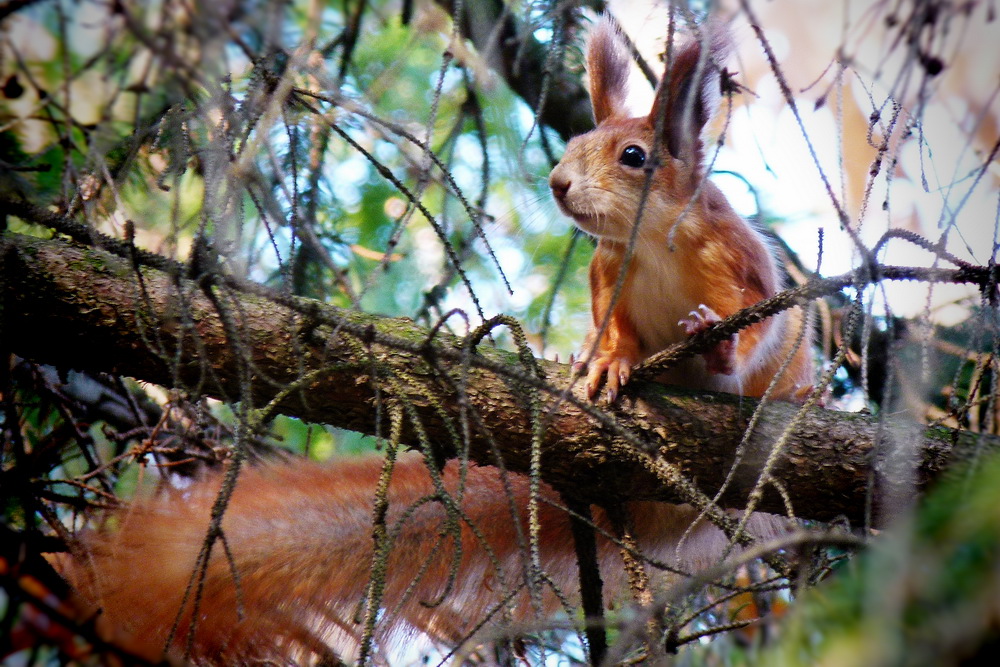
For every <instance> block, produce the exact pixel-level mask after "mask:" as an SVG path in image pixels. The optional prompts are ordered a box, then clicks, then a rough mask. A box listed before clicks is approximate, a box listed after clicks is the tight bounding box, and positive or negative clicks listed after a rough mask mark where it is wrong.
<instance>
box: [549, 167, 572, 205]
mask: <svg viewBox="0 0 1000 667" xmlns="http://www.w3.org/2000/svg"><path fill="white" fill-rule="evenodd" d="M572 184H573V183H572V181H570V180H569V178H567V177H566V176H565V175H563V174H562V173H561V172H559V171H558V170H556V171H553V172H552V174H551V175H550V176H549V187H550V188H551V189H552V195H553V196H554V197H555V198H556V199H558V200H559V201H563V200H564V199H566V194H567V193H568V192H569V187H570V185H572Z"/></svg>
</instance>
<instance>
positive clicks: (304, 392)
mask: <svg viewBox="0 0 1000 667" xmlns="http://www.w3.org/2000/svg"><path fill="white" fill-rule="evenodd" d="M0 253H2V254H0V263H2V266H0V280H2V300H3V302H2V305H3V334H4V341H3V345H4V346H5V347H6V350H5V351H11V352H14V353H16V354H19V355H21V356H24V357H27V358H31V359H33V360H35V361H39V362H43V363H48V364H53V365H56V366H63V367H70V368H80V369H83V370H93V371H106V372H110V373H117V374H122V375H127V376H131V377H134V378H136V379H139V380H142V381H145V382H153V383H156V384H161V385H164V386H168V387H181V388H184V389H186V390H187V391H190V392H192V393H201V394H205V395H211V396H216V397H220V398H224V399H228V400H233V399H234V398H235V397H237V396H238V395H239V389H238V386H237V380H236V375H237V374H236V373H235V372H234V368H235V367H236V363H235V354H236V350H234V346H233V345H232V344H230V342H229V341H228V340H227V337H226V334H225V331H224V327H223V323H222V321H221V320H220V317H219V315H218V313H217V312H216V305H215V304H217V303H220V302H221V303H225V304H227V305H228V310H229V312H230V314H231V316H232V317H234V318H235V319H236V323H237V325H238V327H239V331H240V336H241V340H240V343H239V345H238V346H237V347H238V348H240V349H242V351H243V354H245V355H246V358H247V359H248V360H249V362H250V364H251V369H252V373H253V378H252V393H253V398H252V403H253V406H254V407H258V408H259V407H262V406H264V405H265V404H267V403H268V402H270V401H274V405H273V408H274V409H275V410H277V411H280V412H282V413H285V414H289V415H293V416H296V417H299V418H301V419H304V420H306V421H312V422H323V423H329V424H334V425H336V426H340V427H343V428H349V429H353V430H357V431H360V432H363V433H373V431H374V429H375V417H374V412H375V411H374V410H373V405H374V399H375V392H374V386H375V383H374V382H373V380H372V378H373V376H374V377H377V378H379V380H378V382H379V386H380V387H383V388H384V387H388V386H389V385H388V384H387V382H388V380H387V378H391V379H392V382H393V383H394V384H393V385H392V386H393V391H396V392H401V393H399V394H397V396H396V399H393V398H391V392H387V391H385V390H384V389H383V397H390V398H389V399H388V400H404V401H406V402H408V403H409V404H410V405H412V406H413V409H414V410H415V411H416V414H418V415H419V417H420V419H421V422H422V425H423V427H424V428H425V429H426V432H427V435H428V437H429V439H430V440H431V441H432V442H435V443H449V442H452V437H451V436H452V435H453V434H454V433H455V430H454V427H455V424H457V423H459V420H460V414H461V410H462V408H463V404H464V405H467V406H468V408H470V409H471V410H472V411H474V412H475V414H476V415H477V416H478V417H479V419H478V420H472V421H473V426H475V423H476V422H477V421H478V423H480V425H481V427H480V428H472V432H471V435H470V446H471V456H472V457H473V458H474V459H475V460H477V461H479V462H481V463H485V464H490V463H494V462H495V458H494V454H493V450H492V449H491V447H492V446H493V445H494V444H495V446H496V447H498V448H499V449H500V451H501V452H502V454H503V456H504V461H505V463H506V465H507V466H508V467H509V468H510V469H512V470H516V471H522V472H523V471H525V470H527V469H528V464H529V450H530V443H531V438H532V426H531V420H530V406H529V405H528V401H529V399H528V397H529V396H530V394H531V392H529V391H526V390H525V389H526V383H529V382H530V378H531V374H530V373H528V372H525V371H523V370H518V369H519V368H521V367H522V362H524V361H525V360H521V359H518V357H517V356H515V355H513V354H511V353H508V352H504V351H499V350H495V349H491V348H488V347H487V346H485V345H481V346H479V348H478V349H477V350H476V351H475V353H474V354H472V355H471V356H469V355H467V354H466V353H465V352H464V351H463V347H462V344H461V341H460V340H459V339H457V338H454V337H451V336H448V335H445V334H441V333H437V334H436V335H434V336H433V338H430V333H429V332H428V330H426V329H424V328H421V327H418V326H416V325H415V324H413V323H412V322H411V321H409V320H404V319H391V318H385V317H378V316H373V315H367V314H364V313H357V312H349V311H342V310H338V309H335V308H331V307H326V306H322V305H320V304H317V303H316V302H310V301H304V300H294V299H291V298H289V297H280V298H273V299H272V298H267V297H265V296H262V295H261V294H249V293H244V292H240V291H238V290H235V289H232V288H226V289H222V288H218V287H215V288H208V287H206V281H205V280H202V281H201V283H196V282H194V281H191V280H188V279H185V278H182V277H180V276H178V275H176V274H173V275H171V273H165V272H163V271H162V270H159V269H154V268H149V267H145V266H143V267H141V268H140V269H139V270H138V273H137V271H136V268H135V267H134V266H133V264H132V263H131V262H130V261H128V260H126V259H124V258H122V257H119V256H116V255H113V254H110V253H108V252H105V251H103V250H97V249H94V248H90V247H85V246H80V245H74V244H69V243H66V242H63V241H58V240H49V241H46V240H40V239H36V238H31V237H25V236H20V235H16V234H11V233H5V235H4V237H3V245H2V248H0ZM139 275H141V277H142V278H141V280H140V279H139V278H138V276H139ZM208 289H213V290H214V293H215V297H214V299H210V298H208V296H206V291H207V290H208ZM335 329H337V330H335ZM429 341H430V342H429ZM463 359H465V360H466V361H467V363H468V365H467V370H466V372H465V373H464V374H463V367H462V361H463ZM529 361H530V360H529ZM537 363H538V364H539V366H540V368H541V372H542V373H543V374H544V376H545V378H546V380H547V382H548V384H550V385H551V387H550V388H549V391H542V392H541V394H540V395H541V397H542V399H541V400H542V401H543V403H544V406H543V408H544V410H545V411H546V414H548V420H547V422H546V428H545V433H544V436H543V442H542V447H543V465H542V469H543V471H544V472H543V474H544V477H545V478H546V480H547V481H549V482H550V483H551V484H553V486H555V487H556V488H559V489H562V490H570V491H571V492H572V493H574V494H575V495H576V496H578V497H580V498H581V499H582V500H587V501H591V502H607V501H609V500H611V499H614V500H616V501H618V500H630V499H644V498H660V499H664V500H677V499H678V496H677V495H676V492H675V491H674V490H671V489H666V488H664V486H663V484H662V483H660V482H659V481H658V479H657V477H656V475H654V474H653V473H651V472H650V471H649V470H647V469H646V467H644V466H643V465H641V464H640V463H638V462H637V457H636V456H635V455H634V444H633V445H627V446H626V444H625V442H624V441H623V439H622V438H621V437H619V436H615V435H613V434H612V431H611V430H610V429H609V428H608V424H610V423H611V420H610V419H609V420H606V421H605V422H603V423H602V422H600V421H598V420H596V419H595V418H594V416H593V415H591V414H588V411H586V410H584V409H582V408H581V406H583V405H585V404H583V403H577V404H574V403H573V402H571V401H568V400H564V399H563V398H561V394H560V389H559V388H562V387H566V386H567V385H568V384H569V373H568V370H569V369H568V367H567V366H565V365H561V364H556V363H552V362H546V361H541V360H537ZM463 376H464V378H465V385H464V386H465V388H466V391H465V396H464V398H463V397H462V396H461V395H460V394H459V393H458V392H457V391H456V390H455V388H456V387H457V386H459V385H460V383H461V381H462V378H463ZM303 378H305V379H304V380H303ZM296 383H297V384H296ZM421 383H433V384H434V385H435V389H436V391H435V394H437V395H440V396H441V398H440V399H438V400H432V399H431V398H429V397H428V395H427V394H426V392H421V391H420V386H421ZM544 386H545V385H544V383H542V382H541V381H539V380H534V381H533V387H534V388H536V389H537V388H539V387H544ZM276 397H277V398H276ZM754 407H755V403H754V401H751V400H748V399H740V398H738V397H733V396H727V395H722V394H693V393H690V392H680V391H678V390H674V389H669V388H664V387H662V386H660V385H656V384H653V383H633V384H631V385H630V386H629V391H628V392H626V400H625V401H623V402H622V404H621V405H617V406H614V407H612V408H610V409H609V412H610V413H611V414H612V416H613V418H614V420H615V421H617V423H618V424H620V426H621V428H623V429H626V430H627V431H629V432H630V433H632V434H634V436H635V438H634V441H638V442H639V443H641V445H642V446H643V447H644V449H645V451H646V452H651V453H655V454H656V455H657V456H659V457H662V458H661V460H663V461H666V462H667V463H668V464H672V465H676V466H677V467H678V468H679V469H680V471H681V472H682V473H683V474H684V475H685V476H686V477H688V478H689V479H694V480H697V482H698V485H699V487H700V488H701V489H702V490H703V491H704V492H706V493H708V494H709V495H712V494H713V493H714V491H715V489H716V488H717V487H718V486H719V484H720V483H721V480H722V479H724V478H725V476H726V473H727V471H728V470H729V467H730V464H731V462H732V461H733V457H734V452H735V449H736V446H737V444H738V443H739V441H740V439H741V437H742V435H743V432H744V429H745V428H746V425H747V422H748V419H749V417H750V414H751V413H752V411H753V408H754ZM796 410H797V407H796V406H794V405H788V404H773V405H771V406H768V407H766V408H765V414H764V416H763V418H762V419H761V420H760V424H761V425H760V426H758V428H757V429H756V431H755V433H754V436H753V437H752V438H751V440H750V445H749V449H748V450H747V452H746V453H745V454H744V458H743V462H742V464H741V465H740V468H739V471H738V473H737V474H736V475H735V478H734V480H733V482H732V483H731V485H730V487H729V489H728V490H727V492H726V493H725V494H724V496H723V498H722V503H723V505H725V506H730V507H738V506H740V505H741V504H743V503H745V502H746V498H747V497H748V496H749V494H750V491H751V489H752V488H753V487H754V484H755V483H756V480H757V472H758V471H759V469H760V466H761V464H762V462H763V461H764V460H765V459H766V458H767V455H768V451H769V449H770V447H771V446H772V445H773V443H774V442H775V440H776V439H777V437H778V436H779V434H780V433H781V431H782V429H783V426H784V425H785V424H787V423H788V422H789V420H790V419H791V418H792V416H793V415H794V414H795V411H796ZM486 428H488V429H489V433H486V432H485V429H486ZM409 441H410V442H411V443H413V442H415V437H414V434H413V433H411V434H410V436H409ZM893 441H895V442H899V443H901V445H902V446H903V447H904V448H907V449H906V451H909V452H912V454H913V456H914V457H915V459H913V460H914V461H915V465H916V468H915V471H914V472H915V478H916V484H917V486H918V488H923V487H924V486H925V485H926V484H927V483H928V482H929V481H931V480H933V479H934V478H936V477H937V476H939V475H940V474H941V473H942V472H943V471H944V469H945V468H946V466H947V465H949V464H950V463H951V462H953V461H955V460H956V459H965V458H970V457H972V456H975V455H978V454H979V453H980V452H984V451H987V450H996V449H998V439H997V438H993V437H987V436H979V435H977V434H973V433H968V432H963V431H953V430H950V429H944V428H936V429H923V428H921V427H916V426H913V425H911V424H903V425H900V426H898V427H897V426H895V425H892V424H886V423H881V424H880V423H879V422H878V421H877V420H875V419H873V418H872V417H870V416H866V415H860V414H845V413H837V412H832V411H827V410H812V411H810V412H809V414H808V415H807V416H806V417H805V419H804V420H802V422H801V425H800V427H799V428H798V429H797V430H796V432H795V433H794V434H793V435H792V437H791V439H790V440H789V441H788V444H787V446H786V449H785V454H784V455H783V456H782V458H781V461H780V463H779V464H778V466H777V468H776V469H775V470H774V472H773V476H774V478H775V479H777V480H780V483H781V485H782V487H783V488H784V490H785V491H786V494H787V497H789V498H790V499H791V501H792V503H793V509H794V511H795V513H796V515H797V516H799V517H803V518H810V519H817V520H831V519H834V518H836V517H839V516H845V517H847V518H849V519H850V520H852V521H861V520H862V518H863V516H864V511H865V506H866V497H867V494H868V490H869V478H870V476H871V473H872V466H871V461H872V459H873V458H874V459H876V466H875V469H874V477H875V478H876V479H878V480H879V482H878V483H876V484H875V485H874V488H873V490H874V492H875V493H876V498H875V507H876V508H878V506H879V505H878V502H879V498H878V494H879V493H884V492H886V490H888V492H890V493H896V492H898V490H899V489H896V488H893V485H892V484H887V483H886V482H891V481H894V480H897V479H899V480H904V481H905V480H908V479H909V478H910V475H909V474H906V471H905V470H904V471H903V474H900V473H899V470H898V469H893V470H890V469H888V468H887V465H886V464H884V463H882V462H881V461H880V459H879V456H878V455H877V454H876V452H881V451H884V450H886V445H888V444H890V443H892V442H893ZM877 443H879V446H877ZM889 449H893V448H891V447H890V448H889ZM894 451H896V452H897V455H896V456H895V457H888V458H887V459H886V460H892V461H896V460H898V452H899V449H898V448H897V449H894ZM438 453H439V454H441V455H443V456H451V455H454V452H452V451H447V449H443V451H440V452H438ZM904 467H905V463H904ZM902 488H904V489H905V488H906V487H905V486H904V487H902ZM760 509H765V510H771V511H778V512H780V511H782V510H783V509H784V504H783V501H782V500H781V499H780V497H779V496H778V494H777V493H776V492H771V491H768V492H767V493H765V495H764V498H763V501H762V503H761V505H760Z"/></svg>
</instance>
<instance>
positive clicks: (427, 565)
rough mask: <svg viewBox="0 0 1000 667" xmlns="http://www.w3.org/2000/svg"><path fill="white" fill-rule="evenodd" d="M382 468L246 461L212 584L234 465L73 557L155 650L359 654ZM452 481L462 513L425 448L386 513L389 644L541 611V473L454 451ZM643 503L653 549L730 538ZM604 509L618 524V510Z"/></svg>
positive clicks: (688, 552) (565, 527)
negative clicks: (442, 498) (216, 510)
mask: <svg viewBox="0 0 1000 667" xmlns="http://www.w3.org/2000/svg"><path fill="white" fill-rule="evenodd" d="M381 468H382V461H381V459H377V458H374V457H369V458H360V459H356V460H344V461H340V462H337V463H334V464H318V463H311V462H307V461H298V462H291V463H288V462H283V463H280V464H277V463H276V464H269V465H261V466H258V467H254V468H251V469H248V470H246V471H244V472H243V474H242V475H241V476H240V478H239V482H238V484H237V485H236V488H235V491H234V493H233V495H232V498H231V501H230V502H229V504H228V507H227V509H226V512H225V515H224V519H223V521H222V530H223V536H224V541H217V542H216V544H215V546H214V548H213V549H212V552H211V558H210V561H209V563H208V566H207V569H206V570H205V573H204V578H203V580H202V582H201V583H200V584H199V578H198V576H197V571H196V567H195V564H196V562H197V559H198V555H199V552H200V551H201V550H202V546H203V544H204V543H205V537H206V534H207V530H208V526H209V521H210V513H211V508H212V505H213V503H214V502H215V499H216V496H217V494H218V491H219V488H220V485H221V479H222V478H221V476H219V475H214V476H211V477H209V478H207V479H204V480H201V481H199V482H197V483H195V484H193V485H191V486H190V487H189V488H186V489H182V490H172V491H170V492H167V493H163V494H160V495H158V496H157V497H155V498H153V499H148V500H143V501H137V502H135V503H133V504H132V505H130V506H129V507H128V508H127V509H124V510H121V511H120V512H119V513H118V514H117V515H115V516H114V517H113V519H112V521H111V522H109V523H111V524H116V525H113V526H111V527H109V528H108V529H106V530H102V531H95V532H93V533H90V534H88V535H86V536H84V537H83V538H82V540H81V548H80V550H79V552H78V554H77V557H76V558H75V559H74V560H73V561H72V562H70V563H69V564H64V565H63V569H64V571H65V574H66V576H67V578H69V579H70V581H71V583H72V584H74V586H75V587H76V588H77V590H78V591H79V592H80V594H81V596H82V597H83V598H84V599H85V600H87V601H88V603H89V604H91V605H93V610H94V611H95V612H98V611H99V615H98V617H97V625H98V629H99V630H100V632H101V634H103V635H104V636H105V637H106V638H108V639H110V640H111V641H113V642H114V643H116V644H117V645H119V646H122V647H124V648H126V649H128V650H130V651H132V652H134V653H137V654H139V655H142V656H145V657H148V658H150V659H154V660H156V659H160V658H161V657H164V648H165V647H167V648H168V650H167V653H166V655H167V657H175V658H179V657H181V656H184V655H185V653H186V652H187V651H190V654H189V655H188V658H189V659H191V660H192V661H194V662H196V663H204V664H236V663H246V662H252V661H253V662H256V661H261V660H273V661H277V662H279V663H283V664H287V663H289V662H295V663H299V662H313V661H315V660H317V659H323V658H327V659H329V658H331V657H334V656H336V657H337V658H339V659H340V660H345V661H350V660H351V659H352V658H356V657H357V651H358V647H359V641H360V639H361V637H362V634H363V628H364V624H363V622H361V620H360V619H363V618H364V608H365V607H364V601H365V599H366V592H367V591H368V585H369V581H370V579H371V578H372V577H371V575H372V564H373V549H374V546H373V545H374V539H373V521H372V507H373V506H374V500H375V488H376V486H377V482H378V478H379V475H380V472H381ZM463 476H464V477H465V481H464V492H461V495H460V496H459V493H460V480H461V477H463ZM504 477H506V481H505V479H504ZM442 479H443V485H444V487H445V488H446V489H447V492H448V494H449V495H450V496H451V498H453V499H455V500H456V501H457V502H456V504H455V505H454V506H453V507H456V508H460V511H455V510H452V511H451V512H450V514H451V517H452V519H453V520H452V522H451V523H449V518H448V517H449V511H447V510H446V509H445V507H444V505H443V504H442V503H441V502H439V501H437V500H434V499H433V497H434V494H435V487H434V484H433V482H432V479H431V476H430V474H429V472H428V470H427V467H426V464H425V463H424V461H423V459H422V458H421V457H420V456H417V455H413V454H408V455H403V456H400V457H399V460H398V461H397V463H396V466H395V470H394V472H393V475H392V481H391V483H390V486H389V492H388V498H389V507H388V514H387V516H386V526H387V529H388V531H389V534H391V535H395V539H394V541H393V543H392V549H391V553H390V556H389V558H388V561H387V563H386V566H385V568H384V576H385V588H384V595H383V597H382V601H381V606H380V612H379V614H378V616H377V620H378V623H377V624H376V628H375V634H374V639H375V644H374V645H375V646H376V647H378V650H379V651H382V650H384V649H385V648H386V647H387V646H392V645H393V643H394V642H398V641H399V640H401V639H405V638H407V637H409V636H412V635H414V634H420V633H422V634H425V635H427V636H428V637H429V638H430V639H431V640H433V641H436V642H440V643H443V644H448V645H454V644H455V643H457V642H459V641H461V640H462V639H463V638H465V637H466V636H467V635H469V633H470V632H474V631H475V630H476V629H477V627H478V625H479V624H480V623H481V622H482V621H483V620H484V619H487V617H490V616H491V615H492V617H491V618H490V620H492V621H494V622H499V621H500V620H501V619H503V618H504V614H505V612H504V609H508V610H510V611H509V612H508V616H507V617H508V618H513V619H514V620H518V619H522V620H523V619H525V618H527V617H529V616H530V615H531V614H532V613H533V606H532V603H531V600H530V597H529V595H528V592H527V587H526V586H524V585H523V582H524V581H525V577H526V576H527V575H526V572H527V571H528V563H529V556H528V549H527V548H526V546H525V540H526V539H527V537H526V536H527V535H528V532H529V531H528V524H527V511H526V507H527V503H528V497H529V485H528V480H527V478H525V477H523V476H520V475H514V474H510V475H506V476H504V475H502V474H501V473H500V472H499V471H498V470H497V469H495V468H490V467H478V466H474V465H470V466H468V468H467V469H466V471H465V472H464V473H462V472H461V469H460V466H459V465H458V464H457V463H456V462H454V461H453V462H451V463H449V464H448V465H446V466H445V468H444V470H443V473H442ZM505 489H509V495H508V491H507V490H505ZM541 497H542V499H543V501H542V502H541V503H540V540H539V544H540V561H541V565H542V568H543V569H544V571H545V572H546V574H547V575H548V577H549V578H550V579H549V581H550V583H548V584H543V588H544V590H543V591H542V603H543V607H544V609H543V611H553V610H555V609H557V608H558V606H559V604H560V602H559V598H558V596H557V595H556V593H555V592H554V590H555V589H558V590H559V591H560V592H561V594H563V595H565V596H567V597H568V598H569V599H570V600H574V599H575V598H576V592H577V590H578V583H577V566H576V557H575V552H574V547H573V538H572V535H571V533H570V525H569V519H568V517H567V514H566V512H565V511H564V510H563V509H560V508H559V505H560V501H559V498H558V497H557V494H555V493H554V492H553V491H552V490H551V489H549V488H547V487H545V486H544V485H542V490H541ZM512 507H513V508H516V512H517V514H518V517H517V519H513V518H512V516H511V511H512V510H511V508H512ZM629 512H630V514H631V516H632V520H633V521H634V524H635V534H636V536H637V538H638V540H639V544H640V548H641V550H642V551H643V553H644V554H646V555H648V556H650V557H653V558H658V559H660V560H662V561H663V562H667V563H670V564H672V565H673V564H676V565H678V566H680V567H685V568H690V569H698V568H699V567H704V566H706V565H708V564H709V563H710V562H711V561H713V560H714V559H716V558H718V556H719V554H720V553H721V552H722V550H723V548H724V546H725V544H726V541H725V538H724V536H723V535H722V533H721V532H720V531H719V530H718V529H716V528H715V527H714V526H711V525H710V524H705V525H701V526H698V527H697V528H696V529H695V530H693V531H692V532H691V534H690V535H689V537H688V539H686V540H685V541H684V546H683V547H682V549H681V550H680V551H677V550H676V548H675V547H676V545H677V543H678V541H679V540H680V538H681V536H682V535H683V534H684V532H685V531H686V530H687V529H688V527H689V525H690V523H691V521H693V520H694V519H695V517H696V516H697V513H696V512H695V511H694V510H693V509H692V508H690V507H686V506H676V505H667V504H660V503H633V504H631V505H629ZM596 520H597V521H598V524H599V525H603V526H604V527H605V528H606V527H607V521H606V519H605V518H604V517H603V516H602V515H600V514H598V515H597V516H596ZM770 526H771V524H770V523H768V522H767V521H766V520H765V521H764V522H763V523H761V522H757V525H755V524H753V523H752V524H751V528H752V530H753V531H754V532H756V533H758V534H760V533H762V532H763V533H768V532H771V528H770ZM459 535H460V539H456V537H458V536H459ZM459 542H460V544H459ZM227 551H228V554H229V557H227V556H226V552H227ZM598 553H599V559H600V561H601V573H602V577H603V579H604V581H605V589H606V592H608V594H609V595H611V594H614V592H615V591H617V593H618V594H619V595H620V594H621V592H622V588H623V587H624V573H623V567H622V562H621V558H620V555H619V553H620V552H619V549H618V547H617V546H616V545H614V544H613V543H612V542H611V541H610V540H608V539H606V538H605V537H602V536H601V535H600V534H598ZM199 589H200V592H199ZM186 591H188V593H187V595H186ZM185 596H186V599H185ZM196 598H197V600H198V602H197V617H196V618H197V622H196V623H194V624H192V609H193V608H194V607H195V599H196ZM182 608H183V611H179V610H181V609H182ZM192 625H193V626H194V627H193V631H194V636H193V637H191V636H190V633H191V632H192ZM172 629H173V633H172V637H171V631H172ZM168 637H169V638H170V643H169V646H168V644H167V642H168ZM383 655H384V654H383ZM376 659H377V658H376Z"/></svg>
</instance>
